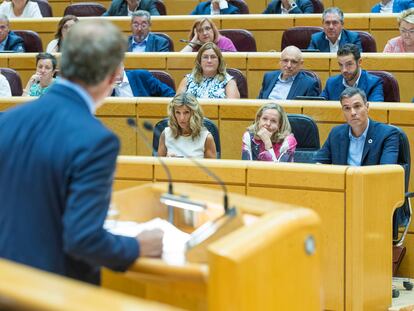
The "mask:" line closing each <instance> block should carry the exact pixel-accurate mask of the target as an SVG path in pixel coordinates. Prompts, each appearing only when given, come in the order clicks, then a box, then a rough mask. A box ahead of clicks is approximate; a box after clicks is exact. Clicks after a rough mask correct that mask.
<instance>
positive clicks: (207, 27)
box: [197, 26, 213, 33]
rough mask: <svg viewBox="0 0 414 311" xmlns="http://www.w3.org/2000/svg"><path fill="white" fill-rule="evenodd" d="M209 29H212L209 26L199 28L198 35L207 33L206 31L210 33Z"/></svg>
mask: <svg viewBox="0 0 414 311" xmlns="http://www.w3.org/2000/svg"><path fill="white" fill-rule="evenodd" d="M211 29H213V28H211V27H210V26H206V27H201V28H198V29H197V32H198V33H203V32H208V31H210V30H211Z"/></svg>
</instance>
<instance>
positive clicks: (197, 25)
mask: <svg viewBox="0 0 414 311" xmlns="http://www.w3.org/2000/svg"><path fill="white" fill-rule="evenodd" d="M204 22H208V23H209V24H210V27H211V29H212V30H213V33H214V36H213V42H214V43H216V44H217V41H218V39H219V37H220V33H219V31H218V29H217V26H216V24H214V22H213V21H212V20H211V19H210V18H208V17H201V18H198V19H196V20H195V21H194V24H193V26H192V27H191V31H190V33H189V34H188V40H189V41H191V40H192V39H193V37H194V29H196V31H198V30H200V28H201V25H203V24H204ZM199 48H200V47H199V46H193V52H197V51H198V49H199Z"/></svg>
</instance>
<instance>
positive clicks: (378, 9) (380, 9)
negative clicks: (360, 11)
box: [371, 0, 414, 13]
mask: <svg viewBox="0 0 414 311" xmlns="http://www.w3.org/2000/svg"><path fill="white" fill-rule="evenodd" d="M410 8H414V0H381V1H380V2H378V3H377V4H375V5H374V6H373V7H372V9H371V13H401V12H402V11H404V10H408V9H410Z"/></svg>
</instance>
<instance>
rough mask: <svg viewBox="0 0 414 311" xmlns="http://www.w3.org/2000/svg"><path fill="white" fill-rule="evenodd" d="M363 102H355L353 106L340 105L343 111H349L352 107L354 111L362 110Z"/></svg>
mask: <svg viewBox="0 0 414 311" xmlns="http://www.w3.org/2000/svg"><path fill="white" fill-rule="evenodd" d="M364 106H365V105H364V104H355V105H353V106H342V111H343V112H350V111H351V110H352V109H354V110H355V111H356V112H358V111H360V110H362V109H363V108H364Z"/></svg>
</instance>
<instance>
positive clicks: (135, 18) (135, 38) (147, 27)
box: [128, 10, 173, 52]
mask: <svg viewBox="0 0 414 311" xmlns="http://www.w3.org/2000/svg"><path fill="white" fill-rule="evenodd" d="M131 31H132V36H129V37H128V52H170V43H169V42H168V40H167V39H165V38H163V37H161V36H159V35H156V34H153V33H151V32H150V31H151V15H150V14H149V13H148V12H147V11H142V10H140V11H136V12H134V13H132V15H131ZM171 52H173V51H171Z"/></svg>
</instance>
